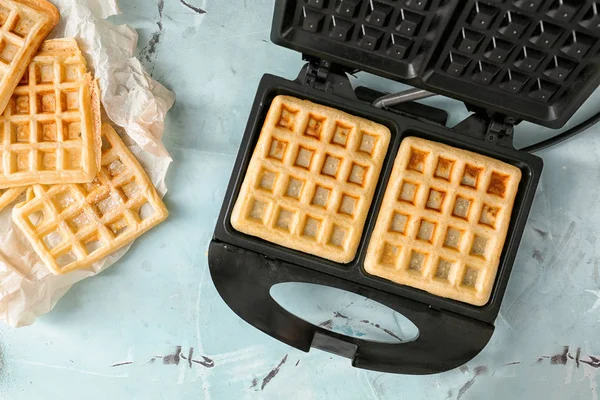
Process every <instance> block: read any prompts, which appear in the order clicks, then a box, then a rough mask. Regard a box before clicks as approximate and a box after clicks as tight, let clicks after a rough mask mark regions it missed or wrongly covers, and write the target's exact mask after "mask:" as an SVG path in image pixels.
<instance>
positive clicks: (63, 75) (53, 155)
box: [0, 40, 99, 187]
mask: <svg viewBox="0 0 600 400" xmlns="http://www.w3.org/2000/svg"><path fill="white" fill-rule="evenodd" d="M97 95H98V93H97V88H96V87H94V84H93V82H92V78H91V76H90V75H89V73H87V71H86V66H85V60H84V59H83V56H82V54H81V52H80V51H79V48H78V47H77V43H76V42H75V41H74V40H58V41H47V42H45V43H44V45H43V46H42V49H41V50H40V52H39V53H38V55H36V57H35V58H34V59H33V61H32V62H31V63H30V65H29V67H28V69H27V72H26V73H25V75H24V77H23V79H22V80H21V82H20V84H19V85H18V86H17V88H16V89H15V92H14V94H13V96H12V98H11V100H10V102H9V104H8V106H7V108H6V110H5V112H4V114H3V115H2V116H1V117H0V150H1V152H2V155H3V158H2V163H0V187H9V186H13V185H15V183H16V182H19V183H20V184H22V185H27V184H35V183H44V184H52V183H61V182H64V181H70V182H75V183H78V182H86V181H89V180H91V179H92V178H93V176H94V174H95V172H96V169H97V168H96V156H95V155H94V154H95V146H96V143H97V141H98V140H97V139H96V137H97V135H99V132H98V131H99V126H97V123H96V120H98V121H99V110H97V109H96V107H99V102H98V100H97Z"/></svg>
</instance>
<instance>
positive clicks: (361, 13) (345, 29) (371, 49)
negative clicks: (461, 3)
mask: <svg viewBox="0 0 600 400" xmlns="http://www.w3.org/2000/svg"><path fill="white" fill-rule="evenodd" d="M293 1H295V2H297V4H296V10H295V14H296V15H295V19H294V20H295V21H296V22H295V23H296V24H297V27H298V29H299V30H300V31H301V32H303V33H304V34H306V35H311V36H314V37H315V39H318V40H319V42H316V47H317V48H318V47H320V46H322V45H321V43H325V42H329V43H328V45H327V47H328V48H329V49H332V46H336V47H333V48H340V47H341V46H344V47H349V48H352V49H354V50H356V51H359V52H360V53H362V54H364V55H365V56H366V55H369V56H373V55H376V56H379V57H382V58H383V59H385V60H387V62H388V64H389V63H396V62H398V63H401V64H403V65H405V66H410V68H408V69H406V76H405V77H406V78H411V77H412V76H413V75H414V74H415V71H418V70H419V69H420V67H421V65H422V63H423V62H424V59H425V56H426V55H427V53H428V52H429V51H430V50H431V48H432V47H433V44H434V43H435V42H436V41H437V40H439V38H440V36H441V34H442V30H443V26H445V24H446V22H447V20H448V19H449V16H450V15H451V7H452V3H454V1H450V0H407V1H403V2H400V1H396V0H373V1H363V0H293ZM313 40H314V39H313ZM313 46H315V45H313Z"/></svg>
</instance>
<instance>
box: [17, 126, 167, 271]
mask: <svg viewBox="0 0 600 400" xmlns="http://www.w3.org/2000/svg"><path fill="white" fill-rule="evenodd" d="M166 217H167V210H166V208H165V206H164V204H163V202H162V201H161V199H160V198H159V196H158V194H157V193H156V190H155V189H154V187H153V186H152V183H151V182H150V180H149V179H148V177H147V175H146V173H145V172H144V170H143V169H142V167H141V166H140V165H139V163H138V162H137V160H136V159H135V157H134V156H133V155H132V154H131V153H130V152H129V150H128V149H127V147H126V146H125V144H124V143H123V142H122V140H121V139H120V137H119V136H118V135H117V133H116V132H115V131H114V130H113V129H112V128H111V127H110V126H108V125H105V126H104V127H103V146H102V167H101V169H100V171H99V172H98V174H97V176H96V178H95V179H94V180H93V181H92V182H90V183H86V184H78V185H55V186H41V185H36V186H34V187H32V188H31V189H29V191H28V195H27V201H26V202H24V203H22V204H19V205H17V207H16V208H15V209H14V211H13V219H14V221H15V223H16V224H17V225H18V226H19V228H21V230H22V231H23V233H24V234H25V236H26V237H27V239H28V240H29V241H30V242H31V243H32V245H33V247H34V249H35V250H36V252H37V253H38V254H39V255H40V257H41V258H42V260H43V261H44V262H45V264H46V265H47V266H48V267H49V268H50V269H51V270H52V271H53V272H54V273H55V274H64V273H67V272H70V271H73V270H76V269H81V268H85V267H88V266H90V265H91V264H93V263H94V262H96V261H98V260H100V259H102V258H104V257H106V256H107V255H109V254H111V253H113V252H114V251H116V250H118V249H119V248H121V247H123V246H124V245H126V244H128V243H130V242H131V241H133V240H134V239H135V238H137V237H138V236H140V235H141V234H142V233H144V232H146V231H147V230H149V229H150V228H152V227H153V226H155V225H157V224H159V223H160V222H162V221H163V220H164V219H165V218H166Z"/></svg>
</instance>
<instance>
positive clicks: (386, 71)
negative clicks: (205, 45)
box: [272, 0, 600, 128]
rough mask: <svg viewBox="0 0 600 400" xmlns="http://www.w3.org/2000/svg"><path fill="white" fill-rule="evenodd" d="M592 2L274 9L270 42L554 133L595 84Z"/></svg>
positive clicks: (598, 74) (400, 0) (595, 9)
mask: <svg viewBox="0 0 600 400" xmlns="http://www.w3.org/2000/svg"><path fill="white" fill-rule="evenodd" d="M599 39H600V3H596V2H595V1H589V0H587V1H582V0H486V1H474V0H277V1H276V6H275V16H274V21H273V30H272V40H273V42H275V43H276V44H279V45H282V46H285V47H289V48H292V49H294V50H297V51H300V52H302V53H303V54H306V55H309V56H313V57H318V58H321V59H325V60H328V61H331V62H333V63H335V64H339V65H343V66H346V67H348V68H350V69H358V70H363V71H367V72H370V73H374V74H377V75H380V76H384V77H387V78H391V79H394V80H397V81H400V82H404V83H407V84H410V85H412V86H416V87H420V88H423V89H426V90H429V91H431V92H435V93H439V94H442V95H445V96H448V97H453V98H456V99H458V100H461V101H464V102H465V103H467V104H470V105H472V106H476V107H480V108H484V109H486V110H488V112H491V113H499V114H503V115H506V116H510V117H513V118H515V119H517V120H527V121H530V122H533V123H536V124H539V125H543V126H548V127H552V128H560V127H561V126H563V125H564V124H565V123H566V122H567V121H568V120H569V118H570V117H571V116H572V115H573V114H574V113H575V112H576V111H577V109H578V108H579V107H580V106H581V104H582V103H583V102H584V101H585V100H586V99H587V98H588V97H589V96H590V95H591V94H592V93H593V91H594V90H595V89H596V88H597V87H598V85H600V40H599Z"/></svg>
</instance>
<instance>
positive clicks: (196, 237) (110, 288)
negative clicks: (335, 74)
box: [0, 0, 600, 400]
mask: <svg viewBox="0 0 600 400" xmlns="http://www.w3.org/2000/svg"><path fill="white" fill-rule="evenodd" d="M187 4H189V5H191V6H194V7H198V8H201V9H203V10H205V11H206V14H203V15H200V14H198V13H196V12H194V11H193V10H192V8H190V7H188V6H186V5H185V4H184V2H183V1H180V0H165V2H164V9H163V11H162V15H160V14H159V7H158V4H157V0H122V1H121V7H122V10H123V15H122V16H120V17H117V18H115V20H116V21H118V22H120V23H127V24H129V25H131V26H133V27H134V28H136V29H137V30H138V32H139V34H140V42H139V46H138V50H139V51H140V57H141V58H142V60H143V63H144V65H145V66H146V67H147V68H148V70H149V72H151V73H152V75H153V76H154V78H155V79H157V80H159V81H160V82H162V83H163V84H164V85H166V86H167V87H168V88H170V89H171V90H173V91H175V92H176V93H177V104H176V105H175V107H174V108H173V110H172V111H171V112H170V114H169V116H168V120H167V126H166V137H165V142H166V144H167V147H168V149H169V151H170V152H171V154H172V156H173V158H174V160H175V161H174V163H173V165H172V168H171V170H170V173H169V176H168V185H169V189H170V191H169V193H168V195H167V197H166V203H167V205H168V207H169V209H170V210H171V217H170V219H169V220H168V222H166V223H164V224H163V225H162V226H160V227H159V228H157V229H155V230H153V231H152V232H150V233H149V234H147V235H146V236H145V237H144V238H143V239H142V240H140V241H139V242H138V243H137V244H136V245H135V246H134V247H133V249H132V250H131V251H130V252H129V253H128V254H127V256H126V257H125V258H124V259H123V260H122V261H121V262H119V263H118V264H117V265H115V266H114V267H112V268H110V269H109V270H107V271H106V272H104V273H102V274H100V275H99V276H97V277H94V278H92V279H88V280H85V281H84V282H81V283H79V284H78V285H76V286H75V287H74V288H73V289H72V290H71V291H70V292H69V293H68V294H67V295H66V296H65V297H64V298H63V299H62V300H61V301H60V303H59V304H58V306H57V307H56V308H55V309H54V310H53V311H52V312H51V313H49V314H48V315H46V316H44V317H42V318H40V319H39V320H38V321H37V322H36V323H35V325H33V326H31V327H27V328H22V329H18V330H17V329H12V328H8V327H6V326H1V327H0V398H1V399H26V400H37V399H44V400H53V399H78V400H79V399H81V400H83V399H85V400H96V399H131V400H133V399H213V400H214V399H307V400H309V399H344V400H354V399H357V400H358V399H407V400H408V399H410V400H414V399H463V400H467V399H597V398H598V388H597V385H598V381H599V379H600V377H599V376H598V371H600V370H598V369H596V368H595V367H597V366H599V364H600V362H596V361H597V360H596V359H595V358H594V355H598V356H600V329H599V324H598V320H599V317H600V252H599V245H600V244H599V243H598V242H597V240H596V238H597V232H598V227H599V226H600V211H599V207H598V205H599V201H598V198H599V196H600V185H599V184H598V183H599V182H600V166H599V164H600V163H599V161H600V160H599V155H600V152H599V150H598V146H600V137H599V136H598V135H597V133H598V131H599V130H600V127H595V128H593V129H591V130H590V131H589V132H587V133H585V134H583V135H581V136H579V137H577V138H575V139H574V140H572V141H570V142H568V143H566V144H564V145H561V146H559V147H556V148H553V149H550V150H547V151H544V152H541V153H540V155H541V156H542V157H543V158H544V161H545V169H544V174H543V177H542V180H541V183H540V187H539V189H538V193H537V196H536V199H535V202H534V205H533V210H532V213H531V216H530V219H529V222H528V225H527V228H526V231H525V235H524V238H523V242H522V245H521V247H520V251H519V254H518V257H517V260H516V263H515V267H514V270H513V273H512V276H511V279H510V283H509V286H508V290H507V292H506V296H505V298H504V302H503V306H502V309H501V312H500V315H499V316H498V318H497V320H496V331H495V333H494V336H493V338H492V340H491V342H490V344H489V345H488V346H487V348H486V349H485V350H484V351H483V352H482V353H481V354H480V355H479V356H477V357H476V358H475V359H474V360H473V361H471V362H470V363H469V364H468V365H467V366H465V367H463V368H460V369H456V370H453V371H450V372H446V373H443V374H439V375H434V376H397V375H390V374H381V373H374V372H366V371H362V370H358V369H354V368H352V367H351V366H350V361H349V360H347V359H344V358H340V357H336V356H332V355H329V354H327V353H324V352H321V351H318V350H312V351H311V352H310V353H303V352H301V351H297V350H295V349H292V348H290V347H288V346H286V345H284V344H281V343H279V342H277V341H276V340H274V339H271V338H270V337H268V336H266V335H264V334H262V333H261V332H259V331H257V330H256V329H254V328H252V327H251V326H249V325H248V324H247V323H245V322H244V321H242V320H241V319H240V318H238V317H237V316H236V315H235V314H234V313H233V312H232V311H231V310H230V309H229V308H228V307H227V306H226V305H225V303H224V302H223V301H222V300H221V299H220V297H219V296H218V294H217V292H216V290H215V288H214V287H213V284H212V282H211V279H210V276H209V273H208V266H207V257H206V253H207V249H208V243H209V241H210V238H211V235H212V232H213V228H214V224H215V221H216V219H217V215H218V212H219V209H220V207H221V203H222V201H223V196H224V192H225V189H226V185H227V182H228V180H229V177H230V173H231V169H232V166H233V162H234V159H235V155H236V153H237V150H238V146H239V143H240V140H241V137H242V133H243V131H244V128H245V124H246V120H247V117H248V114H249V110H250V106H251V103H252V101H253V98H254V95H255V91H256V87H257V85H258V82H259V80H260V78H261V76H262V75H263V74H264V73H273V74H276V75H279V76H282V77H286V78H294V77H295V76H296V75H297V73H298V71H299V69H300V68H301V66H302V64H303V63H302V61H301V57H300V55H299V54H297V53H295V52H293V51H290V50H287V49H284V48H281V47H278V46H275V45H274V44H272V43H271V42H270V40H269V31H270V26H271V17H272V9H273V0H187ZM158 22H162V26H163V29H162V31H159V28H158V24H157V23H158ZM150 41H152V42H153V43H154V44H153V45H150V44H149V42H150ZM359 78H360V80H361V81H362V84H367V85H369V86H371V87H374V88H379V89H385V90H400V89H401V88H402V87H403V86H402V85H399V84H395V83H391V82H389V81H385V80H383V79H381V78H378V77H373V76H368V75H366V74H360V75H359ZM599 99H600V96H598V93H596V96H594V97H593V98H592V99H591V100H590V101H588V102H587V103H586V106H585V107H584V108H583V109H582V110H580V112H579V113H578V114H577V115H576V117H575V118H574V120H581V119H582V118H584V117H585V116H587V115H590V114H591V113H592V112H593V111H594V110H596V109H598V108H599V107H600V100H599ZM424 102H425V103H427V104H432V105H436V106H439V107H442V108H445V109H446V110H448V111H450V113H451V116H452V118H451V124H454V123H456V122H458V121H460V120H461V119H462V118H464V117H465V116H466V115H467V113H466V110H465V108H464V106H463V105H462V104H461V103H459V102H456V101H452V100H448V99H443V98H441V97H435V98H432V99H428V100H426V101H424ZM571 125H572V123H571ZM553 133H554V132H553V131H550V130H546V129H542V128H540V127H536V126H533V125H530V124H522V125H520V126H519V127H518V128H517V133H516V140H515V141H516V144H517V146H522V145H524V144H527V143H530V142H534V141H536V140H539V139H541V138H544V137H548V136H549V135H552V134H553ZM281 292H283V293H284V294H285V295H287V304H291V305H292V306H293V308H294V310H300V311H302V312H303V313H304V314H303V315H305V316H307V317H308V318H310V319H311V320H312V321H315V322H319V321H325V320H327V319H332V325H333V327H334V328H336V329H338V330H339V331H341V332H347V333H354V334H357V335H363V334H364V335H371V336H370V337H376V338H380V339H381V338H385V336H386V335H385V334H383V337H382V336H381V335H382V329H376V328H375V327H374V326H373V325H371V324H362V325H361V324H360V323H359V322H358V321H360V320H361V319H365V318H366V319H369V320H370V321H372V322H377V323H378V324H379V325H380V326H381V327H382V328H386V329H389V330H391V331H392V332H395V333H396V334H398V335H400V336H403V335H406V334H407V331H406V327H405V326H404V325H402V324H401V319H398V318H394V317H393V316H392V315H391V313H389V312H385V311H382V310H377V309H375V308H374V306H373V305H372V304H371V303H370V302H365V301H364V300H359V301H355V302H354V303H352V300H353V299H352V298H351V297H349V296H339V295H337V294H335V293H323V292H322V291H317V290H308V289H306V288H296V289H295V290H282V291H281ZM293 295H296V296H297V297H296V300H294V299H293V298H292V296H293ZM334 312H342V313H343V314H344V315H346V316H349V317H350V320H351V321H350V322H349V320H348V319H345V318H341V317H335V316H334ZM377 335H379V336H377ZM387 339H390V336H389V335H388V336H387ZM178 346H181V353H182V354H183V356H184V357H186V358H187V357H188V355H189V352H190V348H193V359H194V360H196V361H198V362H194V363H192V366H191V367H190V365H189V363H188V361H187V360H186V359H183V358H181V357H180V362H179V363H178V364H177V363H176V362H175V361H177V357H175V356H174V354H176V352H177V349H178V348H179V347H178ZM565 346H568V350H567V353H566V357H561V354H563V351H564V350H565V349H566V347H565ZM578 348H579V349H580V350H579V352H580V357H579V358H580V361H579V362H578V363H577V362H576V360H575V358H576V354H577V352H578V350H577V349H578ZM203 356H205V357H208V358H209V359H210V360H212V362H213V363H214V366H213V367H212V368H209V367H210V366H211V365H212V363H211V362H210V361H208V360H207V359H205V358H203ZM553 356H556V357H554V359H553V358H552V357H553ZM284 360H285V362H283V361H284ZM552 360H554V363H552ZM595 360H596V361H595ZM561 361H566V362H561ZM199 362H202V363H204V364H205V365H202V364H201V363H199ZM563 364H564V365H563ZM278 366H279V369H276V367H278ZM272 371H274V372H276V374H275V373H274V372H272ZM268 376H273V377H272V379H268V378H267V377H268ZM265 378H267V379H265Z"/></svg>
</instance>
